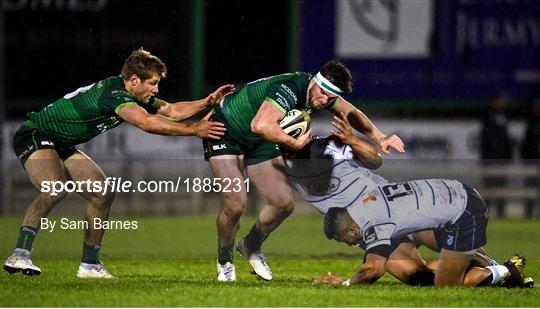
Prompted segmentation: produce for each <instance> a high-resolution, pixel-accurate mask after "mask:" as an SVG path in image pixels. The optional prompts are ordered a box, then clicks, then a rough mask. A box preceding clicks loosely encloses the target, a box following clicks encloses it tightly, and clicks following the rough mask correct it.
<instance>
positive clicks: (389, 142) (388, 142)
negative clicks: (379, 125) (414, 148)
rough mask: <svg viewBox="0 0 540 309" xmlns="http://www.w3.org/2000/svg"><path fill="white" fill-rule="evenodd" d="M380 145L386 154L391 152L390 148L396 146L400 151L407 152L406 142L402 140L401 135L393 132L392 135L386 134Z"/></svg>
mask: <svg viewBox="0 0 540 309" xmlns="http://www.w3.org/2000/svg"><path fill="white" fill-rule="evenodd" d="M379 146H380V147H381V150H382V152H383V153H384V154H386V155H388V154H390V148H394V149H395V150H397V151H398V152H400V153H404V152H405V144H403V142H402V141H401V138H399V136H397V135H395V134H392V135H390V136H385V137H383V138H382V139H381V140H380V141H379Z"/></svg>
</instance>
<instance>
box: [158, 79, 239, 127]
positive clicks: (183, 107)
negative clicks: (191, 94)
mask: <svg viewBox="0 0 540 309" xmlns="http://www.w3.org/2000/svg"><path fill="white" fill-rule="evenodd" d="M235 90H236V88H235V87H234V85H223V86H221V87H219V88H218V89H216V90H215V91H214V92H212V93H210V94H209V95H208V96H207V97H206V98H204V99H201V100H196V101H186V102H176V103H168V102H166V101H163V100H160V99H156V100H157V113H158V114H159V115H161V116H165V117H167V118H170V119H171V120H174V121H180V120H184V119H188V118H191V117H193V116H195V115H196V114H198V113H199V112H201V111H203V110H205V109H207V108H210V107H214V106H216V105H219V103H220V102H221V100H223V98H224V97H225V96H227V95H229V94H231V93H232V92H234V91H235Z"/></svg>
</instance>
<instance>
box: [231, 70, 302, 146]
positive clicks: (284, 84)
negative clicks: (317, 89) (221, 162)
mask: <svg viewBox="0 0 540 309" xmlns="http://www.w3.org/2000/svg"><path fill="white" fill-rule="evenodd" d="M311 78H312V76H311V75H310V74H307V73H304V72H295V73H287V74H281V75H276V76H271V77H267V78H262V79H258V80H256V81H253V82H250V83H248V84H246V85H244V86H243V87H242V88H241V89H240V90H239V91H237V92H235V93H234V94H232V95H229V96H227V97H225V99H224V101H223V104H222V106H221V110H222V112H223V114H224V115H225V117H226V119H227V122H228V124H229V128H227V134H231V135H232V136H233V137H235V138H237V139H243V138H259V136H258V135H256V134H254V133H253V132H251V121H252V120H253V118H254V117H255V114H257V111H258V110H259V108H260V107H261V105H262V103H263V102H264V101H265V100H268V101H270V102H272V104H274V105H275V106H276V107H277V108H278V109H280V110H281V111H283V113H286V112H288V111H290V110H292V109H306V110H310V109H311V107H310V106H309V103H308V102H307V98H306V95H307V88H308V85H309V81H310V80H311Z"/></svg>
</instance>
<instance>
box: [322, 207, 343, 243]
mask: <svg viewBox="0 0 540 309" xmlns="http://www.w3.org/2000/svg"><path fill="white" fill-rule="evenodd" d="M344 211H347V210H346V209H345V208H340V207H332V208H329V209H328V212H327V213H326V215H325V216H324V234H325V235H326V237H327V238H328V239H335V238H336V235H337V233H338V231H339V221H340V217H341V214H342V213H343V212H344Z"/></svg>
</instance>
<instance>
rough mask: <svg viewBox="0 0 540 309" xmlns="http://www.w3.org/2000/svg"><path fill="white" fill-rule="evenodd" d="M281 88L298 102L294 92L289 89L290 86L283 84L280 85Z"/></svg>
mask: <svg viewBox="0 0 540 309" xmlns="http://www.w3.org/2000/svg"><path fill="white" fill-rule="evenodd" d="M280 87H281V88H283V89H284V90H285V91H286V92H287V93H288V94H289V95H290V96H291V97H292V98H293V100H294V102H298V98H297V97H296V94H295V93H294V92H293V91H292V90H291V88H289V87H287V85H285V84H281V85H280Z"/></svg>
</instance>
